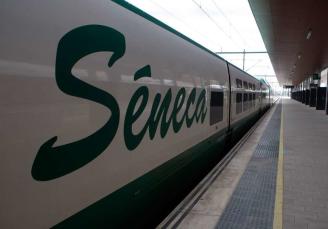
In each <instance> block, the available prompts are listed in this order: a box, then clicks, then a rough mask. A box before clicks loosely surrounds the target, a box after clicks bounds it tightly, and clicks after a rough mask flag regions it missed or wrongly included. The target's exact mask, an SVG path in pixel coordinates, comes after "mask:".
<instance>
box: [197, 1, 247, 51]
mask: <svg viewBox="0 0 328 229" xmlns="http://www.w3.org/2000/svg"><path fill="white" fill-rule="evenodd" d="M192 2H193V3H194V4H195V5H196V6H198V8H199V9H200V10H201V11H202V12H203V13H204V14H205V15H206V16H207V17H208V18H209V19H210V21H212V23H213V24H214V25H215V26H216V27H217V28H218V29H219V30H220V31H221V32H223V33H224V34H225V35H226V36H227V37H228V38H229V39H230V40H231V41H233V42H234V43H235V44H236V45H237V46H238V47H239V48H241V49H243V48H242V46H240V45H239V44H238V42H236V41H235V40H234V39H233V38H232V37H231V36H230V35H229V34H227V33H226V32H225V31H224V29H222V27H221V26H220V25H219V24H218V23H217V22H216V21H215V20H214V18H213V17H212V16H211V15H210V14H209V13H208V12H207V11H206V10H205V9H204V7H202V6H201V4H200V3H198V2H196V1H195V0H192Z"/></svg>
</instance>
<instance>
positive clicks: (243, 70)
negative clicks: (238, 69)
mask: <svg viewBox="0 0 328 229" xmlns="http://www.w3.org/2000/svg"><path fill="white" fill-rule="evenodd" d="M244 70H245V49H244V51H243V71H244Z"/></svg>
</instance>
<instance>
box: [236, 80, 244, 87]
mask: <svg viewBox="0 0 328 229" xmlns="http://www.w3.org/2000/svg"><path fill="white" fill-rule="evenodd" d="M236 84H237V88H242V87H243V82H242V81H241V80H240V79H236Z"/></svg>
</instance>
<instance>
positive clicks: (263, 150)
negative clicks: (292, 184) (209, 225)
mask: <svg viewBox="0 0 328 229" xmlns="http://www.w3.org/2000/svg"><path fill="white" fill-rule="evenodd" d="M280 118H281V103H280V104H279V105H278V106H277V108H276V110H275V111H274V114H273V115H272V117H271V120H270V121H269V123H268V125H267V127H266V129H265V131H264V133H263V135H262V137H261V139H260V141H259V144H258V145H257V147H256V148H255V151H254V153H253V155H252V158H251V159H250V161H249V163H248V165H247V168H246V170H245V172H244V174H243V175H242V177H241V178H240V181H239V183H238V185H237V187H236V189H235V191H234V193H233V194H232V196H231V199H230V201H229V203H228V204H227V206H226V208H225V210H224V212H223V214H222V216H221V218H220V219H219V222H218V223H217V225H216V228H220V229H232V228H233V229H269V228H270V229H271V228H272V226H273V216H274V206H275V191H276V175H277V165H278V154H279V137H280Z"/></svg>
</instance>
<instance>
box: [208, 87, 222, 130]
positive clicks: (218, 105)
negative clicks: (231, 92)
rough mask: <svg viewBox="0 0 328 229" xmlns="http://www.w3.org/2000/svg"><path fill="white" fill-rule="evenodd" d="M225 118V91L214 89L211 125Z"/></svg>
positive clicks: (211, 104)
mask: <svg viewBox="0 0 328 229" xmlns="http://www.w3.org/2000/svg"><path fill="white" fill-rule="evenodd" d="M222 120H223V92H220V91H212V92H211V102H210V125H213V124H215V123H217V122H220V121H222Z"/></svg>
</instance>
